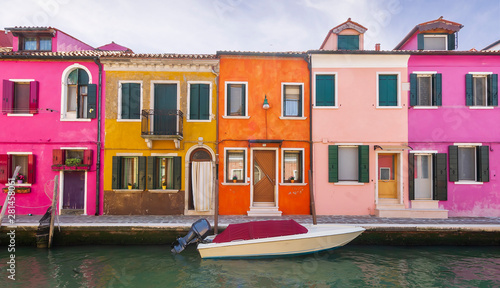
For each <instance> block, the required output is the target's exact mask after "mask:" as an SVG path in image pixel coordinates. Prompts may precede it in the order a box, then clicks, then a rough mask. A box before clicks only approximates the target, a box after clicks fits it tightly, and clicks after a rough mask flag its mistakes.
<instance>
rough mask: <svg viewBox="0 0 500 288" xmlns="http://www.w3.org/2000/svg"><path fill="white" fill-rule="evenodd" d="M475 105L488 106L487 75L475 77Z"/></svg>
mask: <svg viewBox="0 0 500 288" xmlns="http://www.w3.org/2000/svg"><path fill="white" fill-rule="evenodd" d="M473 79H474V85H473V86H474V90H473V93H474V105H477V106H486V105H487V103H486V77H485V76H481V77H474V78H473Z"/></svg>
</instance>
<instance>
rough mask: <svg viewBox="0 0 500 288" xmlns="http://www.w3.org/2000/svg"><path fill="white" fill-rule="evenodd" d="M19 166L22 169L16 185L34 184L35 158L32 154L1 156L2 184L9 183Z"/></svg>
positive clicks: (0, 176)
mask: <svg viewBox="0 0 500 288" xmlns="http://www.w3.org/2000/svg"><path fill="white" fill-rule="evenodd" d="M17 166H20V167H21V169H20V170H19V174H18V176H17V178H16V183H18V184H34V183H35V156H34V155H32V154H0V183H7V181H8V180H9V178H11V177H12V175H13V174H14V171H15V170H16V167H17Z"/></svg>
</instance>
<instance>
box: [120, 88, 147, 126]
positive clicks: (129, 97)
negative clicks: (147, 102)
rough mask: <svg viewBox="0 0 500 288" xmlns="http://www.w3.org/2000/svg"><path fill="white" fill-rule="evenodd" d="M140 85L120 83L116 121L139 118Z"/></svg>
mask: <svg viewBox="0 0 500 288" xmlns="http://www.w3.org/2000/svg"><path fill="white" fill-rule="evenodd" d="M141 88H142V84H141V83H120V92H119V95H118V97H119V98H118V99H119V100H118V101H119V103H120V105H119V106H118V119H130V120H139V119H140V118H141V94H142V92H141V90H142V89H141Z"/></svg>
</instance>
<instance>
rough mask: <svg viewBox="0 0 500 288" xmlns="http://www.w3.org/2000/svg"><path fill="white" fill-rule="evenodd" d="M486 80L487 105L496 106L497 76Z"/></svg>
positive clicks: (491, 76) (494, 75)
mask: <svg viewBox="0 0 500 288" xmlns="http://www.w3.org/2000/svg"><path fill="white" fill-rule="evenodd" d="M488 80H489V81H488V93H489V95H488V105H489V106H498V74H491V75H489V77H488Z"/></svg>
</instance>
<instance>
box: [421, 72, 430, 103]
mask: <svg viewBox="0 0 500 288" xmlns="http://www.w3.org/2000/svg"><path fill="white" fill-rule="evenodd" d="M431 100H432V78H431V76H427V75H426V76H422V77H418V105H422V106H431V105H432V103H431Z"/></svg>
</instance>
